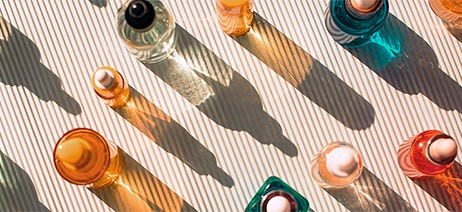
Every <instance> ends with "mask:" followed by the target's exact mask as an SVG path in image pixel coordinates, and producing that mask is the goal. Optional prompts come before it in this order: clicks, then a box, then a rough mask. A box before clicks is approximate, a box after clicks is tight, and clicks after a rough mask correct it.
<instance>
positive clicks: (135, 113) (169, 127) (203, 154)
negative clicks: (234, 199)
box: [114, 87, 234, 187]
mask: <svg viewBox="0 0 462 212" xmlns="http://www.w3.org/2000/svg"><path fill="white" fill-rule="evenodd" d="M130 94H131V98H130V100H129V101H128V102H127V104H126V105H125V106H123V107H121V108H116V109H114V110H115V111H116V112H117V113H118V114H119V115H121V116H122V117H123V118H124V119H126V120H127V121H128V122H130V123H131V124H132V125H133V126H134V127H136V128H137V129H138V130H139V131H141V132H142V133H143V134H145V135H146V136H148V137H149V138H150V139H151V140H153V141H154V142H156V144H157V145H159V146H160V147H161V148H162V149H164V150H165V151H167V152H169V153H171V154H173V155H174V156H175V157H177V158H178V159H180V160H181V161H182V162H183V163H185V164H186V165H188V166H189V167H190V168H191V169H193V170H194V171H195V172H197V173H198V174H200V175H210V176H211V177H213V178H214V179H216V180H217V181H219V182H220V183H221V184H222V185H223V186H226V187H232V186H233V185H234V180H233V179H232V178H231V176H229V175H228V174H227V173H226V172H225V171H224V170H223V169H221V168H220V167H218V165H217V159H216V157H215V155H213V153H212V152H210V151H209V150H208V149H207V148H206V147H205V146H203V145H202V144H201V143H200V142H199V141H197V140H196V139H195V138H194V137H193V136H191V135H190V134H189V132H188V131H187V130H186V129H184V128H183V127H182V126H181V125H180V124H178V123H177V122H175V121H174V120H172V118H171V117H170V116H168V115H167V114H165V113H164V112H163V111H162V110H161V109H160V108H158V107H157V106H156V105H154V103H152V102H151V101H149V100H148V99H147V98H146V97H144V96H143V95H142V94H140V93H139V92H138V91H136V90H135V89H133V88H131V87H130Z"/></svg>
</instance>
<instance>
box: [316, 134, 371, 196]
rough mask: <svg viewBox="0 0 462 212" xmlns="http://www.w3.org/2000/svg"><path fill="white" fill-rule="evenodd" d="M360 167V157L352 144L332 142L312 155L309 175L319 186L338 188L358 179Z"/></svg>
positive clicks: (361, 167)
mask: <svg viewBox="0 0 462 212" xmlns="http://www.w3.org/2000/svg"><path fill="white" fill-rule="evenodd" d="M362 169H363V162H362V157H361V155H360V153H359V152H358V151H357V150H356V149H355V148H353V146H351V145H350V144H348V143H344V142H333V143H330V144H328V145H326V146H325V147H324V148H323V149H322V150H321V151H320V152H319V153H318V154H316V155H315V156H314V158H313V160H312V167H311V175H312V177H313V179H314V180H315V181H316V182H317V183H318V184H319V185H320V186H321V187H323V188H330V189H339V188H343V187H346V186H348V185H350V184H352V183H353V182H354V181H355V180H356V179H358V177H359V176H360V175H361V172H362Z"/></svg>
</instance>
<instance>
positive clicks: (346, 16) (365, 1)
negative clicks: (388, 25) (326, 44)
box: [325, 0, 388, 47]
mask: <svg viewBox="0 0 462 212" xmlns="http://www.w3.org/2000/svg"><path fill="white" fill-rule="evenodd" d="M387 17H388V0H331V1H330V3H329V6H328V8H327V10H326V13H325V24H326V28H327V31H328V32H329V33H330V35H331V36H332V38H333V39H334V40H335V41H336V42H337V43H339V44H341V45H344V46H346V47H360V46H363V45H365V44H367V43H368V42H369V41H370V39H371V38H372V36H373V35H374V33H376V32H377V31H378V30H379V29H380V28H381V27H382V26H383V25H384V24H385V21H386V19H387Z"/></svg>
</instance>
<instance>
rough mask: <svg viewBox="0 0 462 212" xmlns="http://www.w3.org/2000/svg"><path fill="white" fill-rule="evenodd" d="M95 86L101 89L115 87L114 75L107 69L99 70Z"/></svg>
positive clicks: (96, 74)
mask: <svg viewBox="0 0 462 212" xmlns="http://www.w3.org/2000/svg"><path fill="white" fill-rule="evenodd" d="M95 84H96V86H97V87H98V88H101V89H110V88H112V87H113V86H114V75H113V74H112V73H111V71H109V70H107V69H99V70H97V71H96V73H95Z"/></svg>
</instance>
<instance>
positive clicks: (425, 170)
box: [397, 130, 458, 178]
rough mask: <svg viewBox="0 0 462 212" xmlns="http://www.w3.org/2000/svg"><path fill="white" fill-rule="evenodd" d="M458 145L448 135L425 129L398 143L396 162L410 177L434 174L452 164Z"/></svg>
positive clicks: (444, 170)
mask: <svg viewBox="0 0 462 212" xmlns="http://www.w3.org/2000/svg"><path fill="white" fill-rule="evenodd" d="M457 151H458V146H457V143H456V141H455V140H454V139H453V138H451V137H450V136H449V135H446V134H445V133H443V132H441V131H438V130H427V131H424V132H422V133H420V134H418V135H417V136H415V137H413V138H411V139H409V140H408V141H406V142H404V143H403V144H401V145H400V148H399V150H398V154H397V155H398V164H399V166H400V168H401V170H402V171H403V173H404V174H405V175H406V176H408V177H410V178H422V177H429V176H435V175H438V174H441V173H444V172H446V170H448V169H449V168H451V167H452V165H453V164H454V160H455V158H456V156H457Z"/></svg>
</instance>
